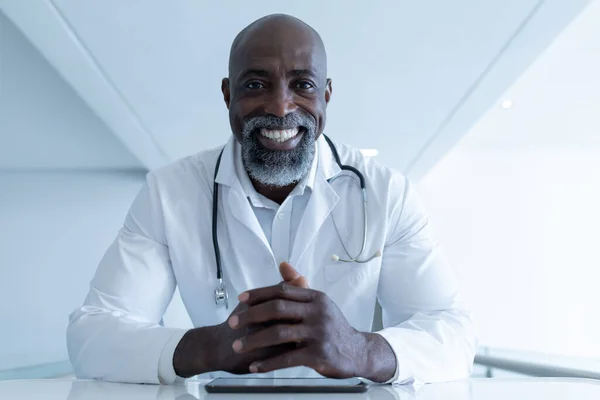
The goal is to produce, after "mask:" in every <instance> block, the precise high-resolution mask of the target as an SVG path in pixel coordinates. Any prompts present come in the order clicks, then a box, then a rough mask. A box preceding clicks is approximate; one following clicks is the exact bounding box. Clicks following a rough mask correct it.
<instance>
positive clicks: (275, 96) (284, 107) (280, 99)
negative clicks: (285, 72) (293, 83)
mask: <svg viewBox="0 0 600 400" xmlns="http://www.w3.org/2000/svg"><path fill="white" fill-rule="evenodd" d="M297 109H298V106H296V104H295V103H294V93H293V92H292V91H291V90H290V88H289V87H288V86H287V84H280V85H277V86H275V87H273V90H272V91H271V93H270V95H269V98H268V99H267V101H266V104H265V113H267V114H272V115H275V116H277V117H281V118H283V117H285V116H286V115H288V114H290V113H292V112H294V111H296V110H297Z"/></svg>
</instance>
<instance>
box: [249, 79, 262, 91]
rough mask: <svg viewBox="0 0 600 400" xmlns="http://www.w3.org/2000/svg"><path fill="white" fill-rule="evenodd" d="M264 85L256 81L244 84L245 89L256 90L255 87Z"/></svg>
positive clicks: (259, 87) (260, 87) (258, 87)
mask: <svg viewBox="0 0 600 400" xmlns="http://www.w3.org/2000/svg"><path fill="white" fill-rule="evenodd" d="M264 87H265V85H263V84H262V83H260V82H258V81H251V82H248V83H247V84H246V89H252V90H256V89H262V88H264Z"/></svg>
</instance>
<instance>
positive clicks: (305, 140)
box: [242, 114, 316, 187]
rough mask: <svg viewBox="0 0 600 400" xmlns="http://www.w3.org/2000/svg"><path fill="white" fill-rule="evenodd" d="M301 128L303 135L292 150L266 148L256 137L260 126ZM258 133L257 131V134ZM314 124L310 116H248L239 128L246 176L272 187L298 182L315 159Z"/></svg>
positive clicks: (268, 127)
mask: <svg viewBox="0 0 600 400" xmlns="http://www.w3.org/2000/svg"><path fill="white" fill-rule="evenodd" d="M293 127H302V128H303V129H304V135H303V137H302V139H301V140H300V143H298V145H297V146H296V147H295V148H294V149H292V150H270V149H267V148H265V147H264V146H263V145H262V144H260V142H259V141H258V138H257V137H256V133H255V132H256V131H257V130H258V129H260V128H267V129H287V128H293ZM258 134H260V133H258ZM315 137H316V123H315V121H314V119H313V118H311V117H308V116H303V115H300V114H288V115H286V116H285V117H284V118H279V117H274V116H271V115H267V116H260V117H253V118H249V119H248V120H246V121H245V122H244V128H243V130H242V161H243V163H244V168H245V169H246V171H247V172H248V175H250V177H251V178H252V179H254V180H256V181H257V182H259V183H261V184H263V185H266V186H272V187H284V186H289V185H291V184H294V183H297V182H299V181H301V180H302V179H303V178H304V177H305V176H306V175H307V174H308V172H309V171H310V168H311V166H312V163H313V159H314V158H315V147H316V146H315Z"/></svg>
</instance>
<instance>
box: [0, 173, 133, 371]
mask: <svg viewBox="0 0 600 400" xmlns="http://www.w3.org/2000/svg"><path fill="white" fill-rule="evenodd" d="M143 178H144V175H143V174H141V173H131V174H127V173H122V174H116V173H17V172H14V173H0V193H1V196H0V303H1V304H2V307H1V309H0V321H1V322H0V324H1V326H2V328H1V329H0V370H3V369H9V368H17V367H21V366H29V365H34V364H40V363H47V362H56V361H63V360H66V359H67V353H66V344H65V329H66V326H67V322H68V319H67V317H68V315H69V313H70V312H71V311H72V310H73V309H74V308H75V307H78V306H79V305H81V302H82V301H83V299H84V297H85V295H86V294H87V290H88V288H89V285H88V283H89V281H90V279H91V278H92V276H93V273H94V271H95V269H96V266H97V264H98V262H99V261H100V259H101V257H102V255H103V254H104V251H105V250H106V248H107V247H108V245H109V244H110V243H111V241H112V240H113V239H114V237H115V235H116V233H117V230H118V229H119V228H120V227H121V226H122V223H123V219H124V217H125V214H126V212H127V209H128V207H129V205H130V203H131V201H132V200H133V198H134V197H135V195H136V193H137V191H138V190H139V187H140V183H141V182H142V181H143Z"/></svg>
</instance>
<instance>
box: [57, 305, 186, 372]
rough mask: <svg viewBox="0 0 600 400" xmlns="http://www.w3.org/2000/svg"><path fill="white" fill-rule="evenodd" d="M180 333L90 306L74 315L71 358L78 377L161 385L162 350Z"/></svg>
mask: <svg viewBox="0 0 600 400" xmlns="http://www.w3.org/2000/svg"><path fill="white" fill-rule="evenodd" d="M180 332H181V330H179V329H172V328H164V327H162V326H159V325H158V324H151V323H141V322H138V321H135V320H133V319H131V318H128V317H126V316H122V315H118V313H117V312H111V311H109V310H104V309H100V308H96V307H90V306H88V307H84V308H80V309H78V310H76V311H75V312H74V313H73V314H71V320H70V323H69V327H68V329H67V345H68V350H69V357H70V360H71V363H72V365H73V369H74V372H75V375H76V376H77V377H78V378H85V379H102V380H104V381H111V382H128V383H159V377H158V365H159V359H160V356H161V351H162V349H163V348H164V346H165V343H167V342H168V341H169V340H170V339H171V337H172V336H173V335H176V334H180Z"/></svg>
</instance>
